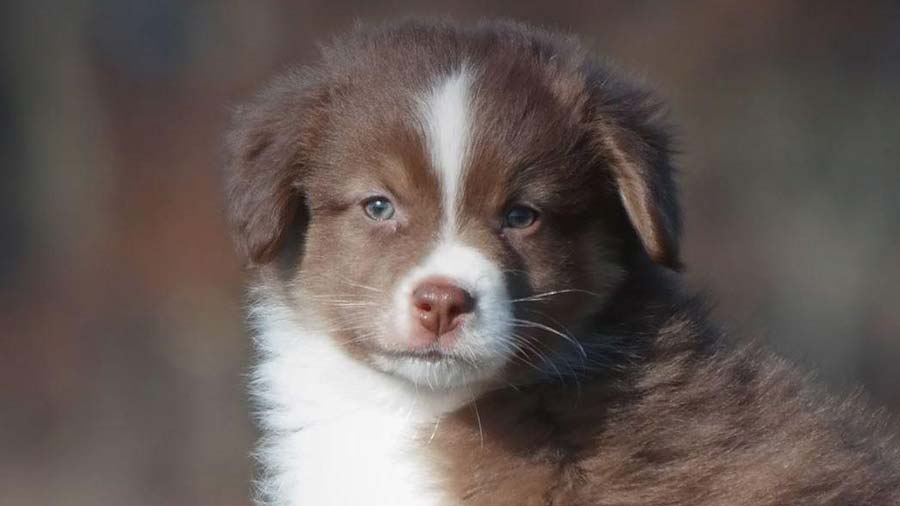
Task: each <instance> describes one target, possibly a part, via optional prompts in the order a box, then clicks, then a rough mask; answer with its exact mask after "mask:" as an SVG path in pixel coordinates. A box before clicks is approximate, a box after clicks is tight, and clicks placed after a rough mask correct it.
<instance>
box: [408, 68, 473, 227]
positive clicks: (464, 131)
mask: <svg viewBox="0 0 900 506" xmlns="http://www.w3.org/2000/svg"><path fill="white" fill-rule="evenodd" d="M471 82H472V79H471V75H470V74H469V72H468V71H467V70H466V68H465V67H463V68H462V69H461V70H460V71H459V72H457V73H455V74H452V75H450V76H449V77H446V78H444V79H442V80H441V81H439V82H438V83H437V84H436V85H435V86H434V88H432V89H431V90H430V91H429V92H428V94H426V95H425V97H424V98H423V99H422V100H421V102H420V105H421V112H422V115H423V118H422V119H423V124H424V125H423V126H424V133H425V140H426V142H427V145H428V150H429V154H430V155H431V165H432V167H433V168H434V170H435V171H436V172H437V175H438V178H439V180H440V183H441V190H442V201H443V202H442V204H443V209H444V231H445V232H446V233H448V234H451V233H452V232H453V230H454V228H455V226H456V214H457V212H458V209H457V207H458V205H457V204H458V201H459V197H460V186H461V182H462V178H463V172H464V171H465V165H466V161H467V158H468V157H467V154H468V149H469V138H470V130H471V125H470V122H471V118H470V113H469V109H470V87H471Z"/></svg>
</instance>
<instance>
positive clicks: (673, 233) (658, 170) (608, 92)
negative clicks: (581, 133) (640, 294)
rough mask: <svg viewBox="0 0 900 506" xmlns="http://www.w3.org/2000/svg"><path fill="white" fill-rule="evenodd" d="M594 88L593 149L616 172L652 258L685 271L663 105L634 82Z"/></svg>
mask: <svg viewBox="0 0 900 506" xmlns="http://www.w3.org/2000/svg"><path fill="white" fill-rule="evenodd" d="M596 82H600V83H602V84H599V85H597V87H596V88H595V90H594V95H595V98H594V104H593V107H592V109H593V113H592V120H591V121H592V123H591V125H592V127H591V129H592V133H591V135H592V136H593V140H594V149H595V150H596V151H597V152H598V153H599V154H600V156H601V159H602V160H603V161H604V162H605V164H606V165H607V166H608V168H609V170H610V171H611V173H612V177H613V180H614V181H615V184H616V186H617V189H618V192H619V196H620V198H621V200H622V205H623V207H624V209H625V212H626V214H627V216H628V219H629V221H630V223H631V226H632V228H633V229H634V231H635V233H636V234H637V237H638V238H639V239H640V242H641V244H642V245H643V248H644V251H646V253H647V256H648V257H649V258H650V259H651V260H653V261H654V262H655V263H657V264H660V265H663V266H666V267H668V268H670V269H673V270H680V269H681V260H680V256H679V245H678V242H679V234H680V229H681V218H680V211H679V207H678V198H677V188H676V186H675V181H674V172H675V169H674V167H673V165H672V162H671V160H670V150H669V144H670V139H669V134H668V132H667V129H666V127H665V125H664V124H663V123H662V119H661V117H662V114H661V109H662V108H661V105H660V104H659V102H657V101H656V100H655V99H653V98H652V97H651V96H650V95H649V94H648V93H647V92H645V91H643V90H640V89H637V88H635V87H633V86H632V85H630V84H623V83H611V81H610V79H609V78H608V76H607V77H606V78H604V79H603V80H602V81H596Z"/></svg>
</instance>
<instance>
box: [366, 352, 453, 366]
mask: <svg viewBox="0 0 900 506" xmlns="http://www.w3.org/2000/svg"><path fill="white" fill-rule="evenodd" d="M380 354H381V355H382V356H384V357H387V358H393V359H412V360H421V361H423V362H429V363H437V362H443V361H452V360H460V358H459V357H457V356H456V355H454V354H452V353H447V352H445V351H441V350H438V349H427V350H416V351H382V352H381V353H380Z"/></svg>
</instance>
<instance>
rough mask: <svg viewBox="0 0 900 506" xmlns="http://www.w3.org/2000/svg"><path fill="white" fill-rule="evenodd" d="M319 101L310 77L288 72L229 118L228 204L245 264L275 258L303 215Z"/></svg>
mask: <svg viewBox="0 0 900 506" xmlns="http://www.w3.org/2000/svg"><path fill="white" fill-rule="evenodd" d="M319 98H321V97H320V96H319V97H317V96H316V92H315V86H314V84H313V83H312V82H311V79H309V78H308V77H305V76H303V75H301V74H299V73H291V74H288V75H286V76H283V77H281V78H279V79H277V80H276V81H275V82H274V83H272V85H270V86H269V87H268V88H267V89H266V90H265V91H263V92H262V93H261V94H260V95H259V96H258V97H257V98H256V100H254V101H253V102H251V103H249V104H247V105H246V106H243V107H241V108H239V109H238V111H237V112H236V113H235V115H234V120H233V124H232V128H231V131H230V132H229V134H228V136H227V146H226V147H227V158H226V165H225V172H226V174H225V176H226V195H227V199H228V202H227V206H228V214H229V221H230V222H231V225H232V228H233V231H234V238H235V242H236V244H237V247H238V250H239V251H240V253H242V254H243V255H244V257H245V258H246V259H247V260H248V261H249V262H250V264H255V265H260V264H266V263H268V262H271V261H272V260H273V259H274V258H275V257H276V256H277V254H278V252H279V251H280V250H281V247H282V245H283V244H284V242H285V239H286V237H287V235H288V232H289V228H290V226H291V225H292V224H293V223H295V222H297V220H296V218H297V215H298V213H299V212H301V211H302V206H301V204H302V193H301V191H302V184H303V176H304V173H305V171H306V167H307V156H308V154H309V153H310V152H311V150H312V149H313V147H314V146H313V143H314V142H315V135H314V133H315V123H316V117H317V116H318V115H319V114H320V110H321V107H318V108H317V99H319ZM301 221H302V220H301Z"/></svg>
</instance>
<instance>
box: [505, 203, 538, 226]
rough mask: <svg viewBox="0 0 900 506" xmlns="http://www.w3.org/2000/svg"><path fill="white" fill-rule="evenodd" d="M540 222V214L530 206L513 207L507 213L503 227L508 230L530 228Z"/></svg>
mask: <svg viewBox="0 0 900 506" xmlns="http://www.w3.org/2000/svg"><path fill="white" fill-rule="evenodd" d="M537 220H538V212H537V211H535V210H534V209H532V208H530V207H528V206H513V207H512V208H511V209H510V210H509V211H507V212H506V217H505V218H504V223H503V226H504V227H506V228H528V227H530V226H532V225H534V223H535V222H536V221H537Z"/></svg>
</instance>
